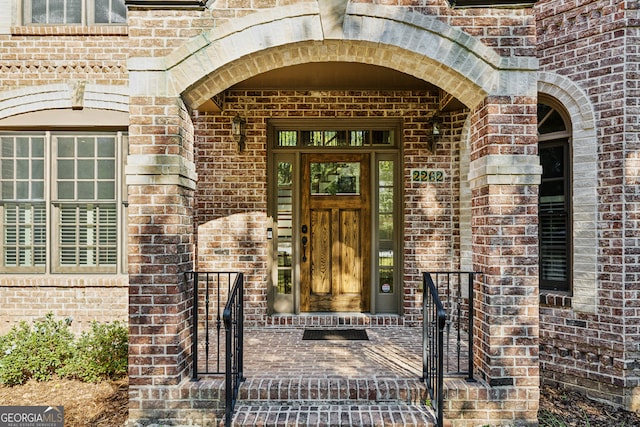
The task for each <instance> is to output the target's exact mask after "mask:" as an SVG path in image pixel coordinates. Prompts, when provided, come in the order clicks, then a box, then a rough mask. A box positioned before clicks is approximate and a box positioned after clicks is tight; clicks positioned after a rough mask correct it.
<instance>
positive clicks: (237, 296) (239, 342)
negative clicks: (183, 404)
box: [222, 273, 244, 426]
mask: <svg viewBox="0 0 640 427" xmlns="http://www.w3.org/2000/svg"><path fill="white" fill-rule="evenodd" d="M242 294H243V276H242V273H240V274H239V275H238V278H237V279H236V283H235V284H234V285H233V289H232V290H231V295H229V300H228V301H227V305H226V306H225V308H224V312H223V314H222V320H223V322H224V328H225V331H226V334H225V335H226V339H225V341H226V348H225V355H226V357H225V367H226V369H225V376H224V378H225V395H226V398H225V417H224V420H225V425H226V426H230V425H231V415H232V414H233V409H234V408H235V406H236V400H237V398H238V389H239V388H240V383H241V382H242V381H243V380H244V377H243V376H242V364H243V343H244V340H243V337H244V335H243V319H244V314H243V303H242V300H243V298H242Z"/></svg>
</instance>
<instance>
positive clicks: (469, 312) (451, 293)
mask: <svg viewBox="0 0 640 427" xmlns="http://www.w3.org/2000/svg"><path fill="white" fill-rule="evenodd" d="M478 274H480V273H476V272H469V271H433V272H426V273H423V289H424V292H425V294H424V298H423V310H424V321H423V367H422V369H423V372H422V376H423V380H424V381H425V382H426V384H427V389H428V391H429V394H430V398H431V401H432V406H433V407H434V410H435V411H436V420H437V423H438V424H437V425H438V427H440V426H441V425H442V424H441V423H442V422H443V410H442V408H443V405H444V402H443V386H444V376H445V375H464V376H466V380H467V381H469V382H473V381H475V380H474V378H473V371H474V365H473V362H474V355H473V352H474V349H473V328H474V326H473V321H474V315H475V313H474V289H473V285H474V281H475V277H476V276H477V275H478ZM465 285H466V291H465V289H463V288H464V286H465ZM452 345H453V346H455V348H454V349H453V350H452V349H451V347H452ZM445 346H446V348H445ZM465 350H466V351H465ZM465 357H466V367H463V365H464V364H465V363H464V361H465V360H464V359H465ZM445 364H446V365H445Z"/></svg>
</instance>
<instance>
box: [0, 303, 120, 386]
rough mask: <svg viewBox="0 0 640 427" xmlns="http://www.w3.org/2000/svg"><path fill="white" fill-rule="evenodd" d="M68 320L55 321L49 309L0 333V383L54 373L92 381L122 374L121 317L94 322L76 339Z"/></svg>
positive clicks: (41, 379)
mask: <svg viewBox="0 0 640 427" xmlns="http://www.w3.org/2000/svg"><path fill="white" fill-rule="evenodd" d="M70 325H71V320H70V319H65V320H58V321H56V320H55V319H54V318H53V313H49V314H47V315H46V316H45V317H44V318H42V319H38V320H35V321H34V322H33V324H32V326H29V325H28V324H27V323H26V322H20V324H18V325H16V326H14V327H13V328H12V329H11V331H10V332H9V333H8V334H6V335H4V336H2V337H0V383H1V384H4V385H8V386H13V385H17V384H23V383H25V382H26V381H28V380H29V379H31V378H33V379H35V380H38V381H47V380H49V379H51V378H52V377H53V376H54V375H58V376H60V377H67V378H76V379H80V380H83V381H87V382H97V381H101V380H103V379H118V378H121V377H123V376H125V375H126V374H127V358H128V332H127V328H126V325H125V324H124V323H123V322H118V321H117V322H113V323H104V324H101V323H98V322H94V323H92V325H91V330H90V331H88V332H84V333H83V334H82V335H81V336H80V338H79V339H77V340H76V339H75V336H74V335H73V333H72V332H71V330H70V329H69V326H70Z"/></svg>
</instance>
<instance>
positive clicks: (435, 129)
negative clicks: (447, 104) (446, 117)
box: [428, 115, 442, 153]
mask: <svg viewBox="0 0 640 427" xmlns="http://www.w3.org/2000/svg"><path fill="white" fill-rule="evenodd" d="M441 126H442V120H441V119H440V117H438V116H436V115H434V116H433V117H432V118H431V135H430V137H429V141H428V143H429V151H431V152H432V153H434V152H435V149H436V142H438V140H439V139H440V130H441Z"/></svg>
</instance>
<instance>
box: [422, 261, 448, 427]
mask: <svg viewBox="0 0 640 427" xmlns="http://www.w3.org/2000/svg"><path fill="white" fill-rule="evenodd" d="M423 284H424V298H423V308H424V319H423V322H422V380H423V381H424V382H425V384H426V386H427V391H428V392H429V397H430V399H431V406H432V407H433V409H434V410H435V412H436V427H442V425H443V421H444V417H443V408H444V396H443V388H444V358H445V355H444V328H445V324H446V321H447V313H446V312H445V310H444V307H443V306H442V302H441V301H440V297H439V296H438V289H437V288H436V286H435V284H434V283H433V279H431V276H430V275H429V273H424V274H423Z"/></svg>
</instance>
